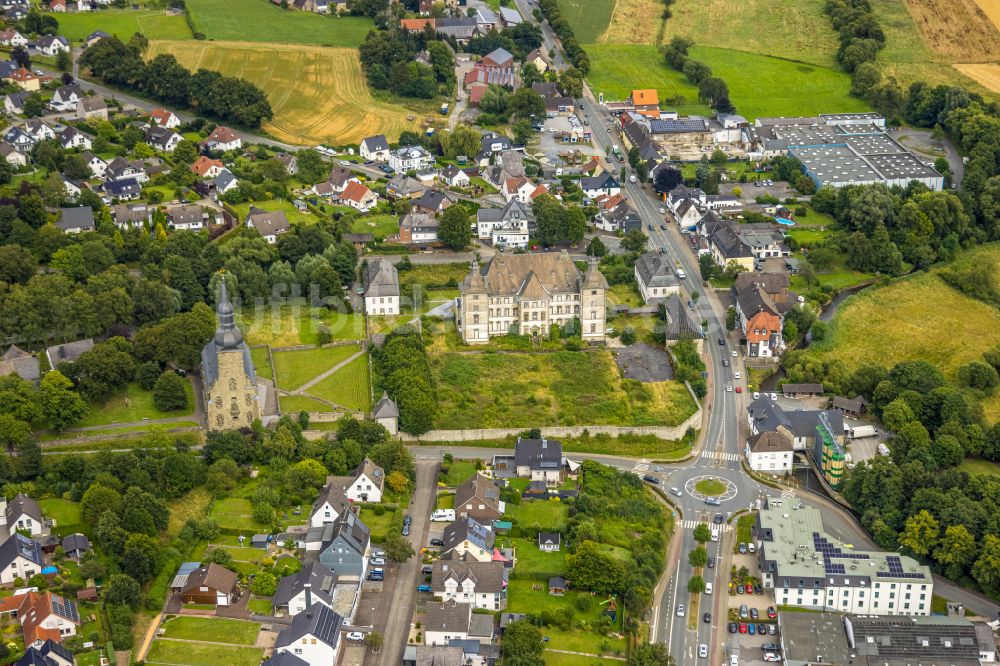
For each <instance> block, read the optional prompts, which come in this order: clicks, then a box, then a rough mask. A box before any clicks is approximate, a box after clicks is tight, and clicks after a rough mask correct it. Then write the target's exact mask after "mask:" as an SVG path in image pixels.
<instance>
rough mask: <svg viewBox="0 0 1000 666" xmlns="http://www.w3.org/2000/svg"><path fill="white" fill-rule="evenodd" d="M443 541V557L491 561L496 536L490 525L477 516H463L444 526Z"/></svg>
mask: <svg viewBox="0 0 1000 666" xmlns="http://www.w3.org/2000/svg"><path fill="white" fill-rule="evenodd" d="M441 541H442V542H443V543H444V545H443V546H441V557H442V559H450V560H464V561H467V562H468V561H472V560H475V561H476V562H489V561H490V560H492V559H493V546H494V545H495V543H496V537H495V536H494V534H493V530H492V529H490V527H489V526H488V525H484V524H483V523H480V522H479V521H478V520H476V519H475V518H461V519H459V520H456V521H455V522H453V523H451V524H449V525H447V526H446V527H445V528H444V534H443V535H442V537H441Z"/></svg>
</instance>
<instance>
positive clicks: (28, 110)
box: [23, 93, 45, 118]
mask: <svg viewBox="0 0 1000 666" xmlns="http://www.w3.org/2000/svg"><path fill="white" fill-rule="evenodd" d="M23 108H24V115H25V116H27V117H28V118H38V117H39V116H44V115H45V100H44V99H42V96H41V95H39V94H38V93H32V94H30V95H28V96H27V97H26V98H25V99H24V107H23Z"/></svg>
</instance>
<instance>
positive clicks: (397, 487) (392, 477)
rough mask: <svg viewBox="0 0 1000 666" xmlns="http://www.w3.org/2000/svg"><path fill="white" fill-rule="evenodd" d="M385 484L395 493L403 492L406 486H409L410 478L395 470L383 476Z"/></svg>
mask: <svg viewBox="0 0 1000 666" xmlns="http://www.w3.org/2000/svg"><path fill="white" fill-rule="evenodd" d="M385 482H386V485H388V486H389V488H391V489H392V490H394V491H395V492H397V493H402V492H405V491H406V489H407V488H409V487H410V480H409V479H408V478H406V475H405V474H403V473H402V472H400V471H399V470H395V471H393V472H392V473H390V474H389V475H388V476H386V477H385Z"/></svg>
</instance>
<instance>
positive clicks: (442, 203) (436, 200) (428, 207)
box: [413, 189, 452, 215]
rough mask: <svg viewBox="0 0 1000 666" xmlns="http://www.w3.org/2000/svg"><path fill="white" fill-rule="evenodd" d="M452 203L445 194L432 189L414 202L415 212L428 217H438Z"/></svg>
mask: <svg viewBox="0 0 1000 666" xmlns="http://www.w3.org/2000/svg"><path fill="white" fill-rule="evenodd" d="M451 203H452V202H451V199H449V198H448V197H447V196H446V195H445V193H444V192H442V191H441V190H438V189H431V190H427V191H426V192H424V193H423V194H422V195H420V197H419V198H417V199H416V200H415V201H414V202H413V211H414V212H416V213H425V214H427V215H437V214H438V213H441V212H443V211H444V209H445V208H447V207H448V206H450V205H451Z"/></svg>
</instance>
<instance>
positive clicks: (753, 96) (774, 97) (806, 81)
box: [691, 46, 871, 120]
mask: <svg viewBox="0 0 1000 666" xmlns="http://www.w3.org/2000/svg"><path fill="white" fill-rule="evenodd" d="M691 55H692V56H693V57H695V58H697V59H698V60H701V61H702V62H704V63H705V64H707V65H708V66H709V67H711V68H712V72H713V73H714V74H715V75H716V76H718V77H719V78H721V79H722V80H724V81H725V82H726V83H727V84H728V85H729V97H730V99H731V100H732V102H733V104H734V105H735V106H736V112H737V113H739V114H740V115H742V116H745V117H746V118H747V119H748V120H753V119H754V118H757V117H760V116H796V115H805V116H808V115H814V114H819V113H848V112H860V111H871V107H870V106H869V105H868V103H867V102H865V101H864V100H862V99H858V98H857V97H851V96H850V94H849V93H850V89H851V77H850V76H849V75H848V74H846V73H845V72H842V71H840V70H839V69H833V68H832V67H823V66H820V65H812V64H808V63H804V62H796V61H793V60H782V59H780V58H771V57H768V56H761V55H754V54H751V53H744V52H742V51H733V50H730V49H717V48H708V47H703V46H698V47H695V48H693V49H691ZM831 109H833V110H834V111H831Z"/></svg>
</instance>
